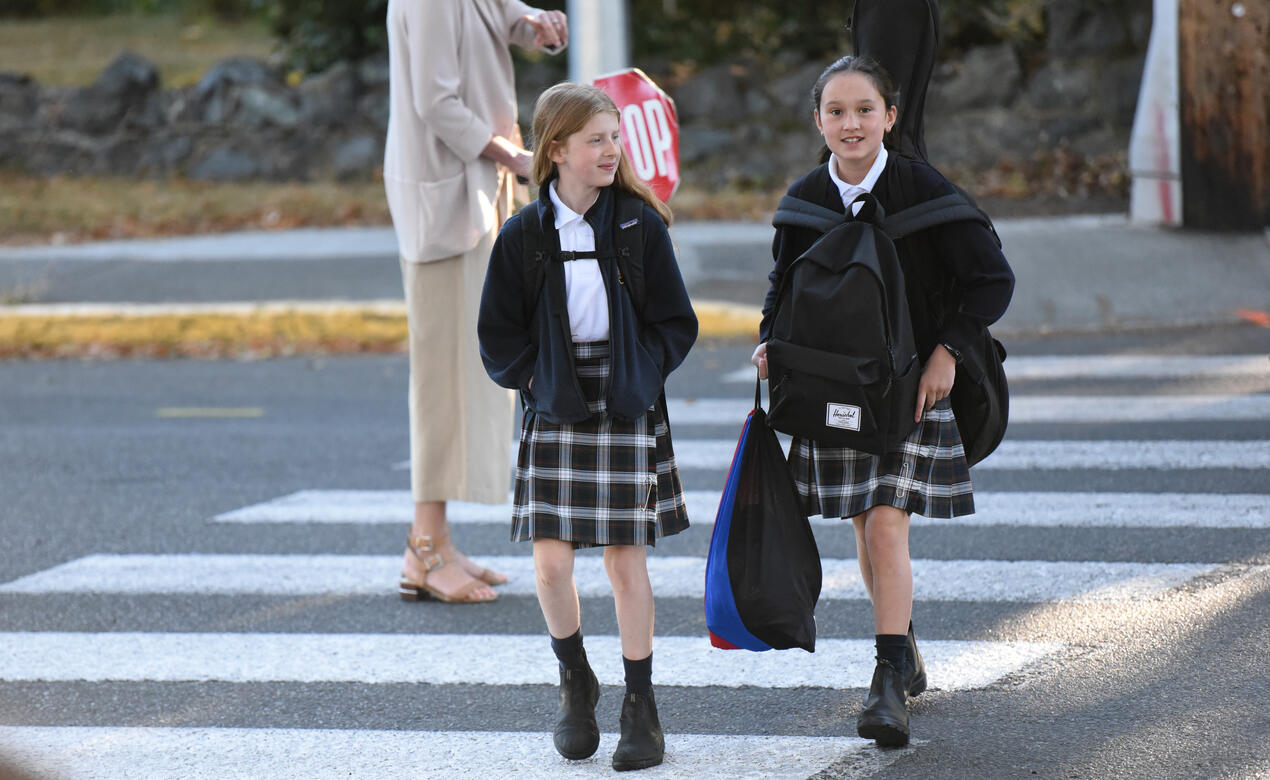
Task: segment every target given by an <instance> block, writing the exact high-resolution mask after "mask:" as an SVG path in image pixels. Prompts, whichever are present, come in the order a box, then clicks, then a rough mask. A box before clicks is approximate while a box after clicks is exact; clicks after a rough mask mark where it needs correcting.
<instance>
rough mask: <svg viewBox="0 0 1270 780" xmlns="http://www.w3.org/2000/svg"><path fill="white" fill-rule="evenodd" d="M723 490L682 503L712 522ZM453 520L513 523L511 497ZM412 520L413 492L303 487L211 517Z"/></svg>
mask: <svg viewBox="0 0 1270 780" xmlns="http://www.w3.org/2000/svg"><path fill="white" fill-rule="evenodd" d="M719 495H720V494H719V491H717V490H685V491H684V501H685V502H686V503H687V506H688V516H689V517H690V518H692V520H693V522H694V523H695V522H714V516H715V514H716V513H717V512H718V509H719ZM445 512H446V518H447V519H448V520H449V522H450V523H461V524H468V523H502V524H506V525H508V526H510V525H511V517H512V505H511V497H510V496H508V503H505V504H472V503H467V502H463V501H449V502H447V503H446V510H445ZM413 518H414V498H413V497H412V496H411V494H410V491H409V490H301V491H299V492H296V493H292V494H290V495H286V496H281V497H279V498H275V499H273V500H272V501H266V502H264V503H261V504H252V505H251V506H246V507H243V508H241V509H235V510H233V511H232V512H225V513H222V514H219V515H216V516H215V517H214V518H212V521H213V522H217V523H355V524H377V523H384V524H405V525H409V524H410V522H411V520H412V519H413Z"/></svg>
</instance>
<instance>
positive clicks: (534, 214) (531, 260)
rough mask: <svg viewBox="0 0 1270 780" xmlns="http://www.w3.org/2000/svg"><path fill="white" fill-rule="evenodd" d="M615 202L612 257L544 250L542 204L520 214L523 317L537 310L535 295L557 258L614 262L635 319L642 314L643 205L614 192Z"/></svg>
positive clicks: (631, 197)
mask: <svg viewBox="0 0 1270 780" xmlns="http://www.w3.org/2000/svg"><path fill="white" fill-rule="evenodd" d="M613 195H614V196H615V197H616V198H617V202H616V203H614V204H613V206H614V207H613V215H614V217H613V219H614V225H613V247H614V250H615V254H613V255H601V254H599V253H598V252H559V253H553V252H552V251H551V250H549V249H548V248H547V243H546V241H545V239H544V237H543V232H542V208H543V207H542V204H541V202H539V201H536V200H535V201H532V202H530V203H527V204H525V206H524V207H523V208H521V210H520V224H521V235H522V236H523V241H524V252H523V254H522V258H523V260H522V262H523V270H524V279H525V286H524V288H523V289H524V296H525V298H524V304H525V317H526V319H529V318H530V317H532V316H533V313H534V309H536V308H537V307H538V294H539V292H541V290H542V285H543V282H544V280H545V279H546V275H547V261H548V260H549V259H551V258H552V257H553V256H554V255H556V254H558V255H559V259H560V260H587V259H594V260H603V259H607V258H609V257H613V258H614V259H616V260H617V281H618V283H619V284H621V285H622V286H623V287H625V288H626V292H627V294H628V295H630V296H631V302H632V303H633V304H634V306H635V313H636V315H638V316H640V317H641V318H642V317H643V314H644V290H645V284H644V230H643V228H641V227H640V224H639V223H640V219H641V218H642V215H643V213H644V201H643V199H641V198H640V197H638V196H636V195H631V194H630V193H628V192H624V191H622V190H618V189H614V190H613Z"/></svg>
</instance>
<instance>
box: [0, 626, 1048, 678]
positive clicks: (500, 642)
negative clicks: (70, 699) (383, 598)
mask: <svg viewBox="0 0 1270 780" xmlns="http://www.w3.org/2000/svg"><path fill="white" fill-rule="evenodd" d="M586 643H587V655H588V657H589V658H590V659H591V664H592V665H593V667H594V668H595V672H596V675H597V676H598V677H599V678H600V681H601V682H602V683H606V684H609V685H616V684H619V683H620V682H621V681H622V680H623V679H624V677H623V675H624V670H623V668H622V660H621V657H622V649H621V642H620V640H619V639H618V637H617V636H612V635H591V634H588V635H587V638H586ZM1062 647H1063V645H1062V644H1058V643H1050V642H978V641H961V640H925V641H923V642H922V643H921V650H922V655H923V657H924V658H925V660H926V668H927V674H928V676H929V678H930V681H931V686H932V687H933V688H939V689H942V690H969V689H973V688H980V687H983V686H986V685H991V684H992V683H993V682H995V681H997V680H999V679H1001V678H1002V677H1004V676H1006V675H1008V674H1013V673H1014V672H1017V671H1018V670H1020V669H1022V668H1023V667H1024V666H1026V665H1027V664H1029V663H1032V662H1034V661H1036V660H1037V659H1039V658H1042V657H1043V656H1045V655H1048V654H1050V653H1053V652H1056V651H1058V650H1060V649H1062ZM653 652H654V653H656V655H657V666H656V670H655V676H654V679H655V681H656V683H657V684H658V685H666V686H684V687H708V686H720V687H726V688H739V687H742V686H762V687H766V688H797V687H802V686H811V687H816V688H852V687H859V686H860V685H861V684H862V681H863V680H868V679H869V676H870V674H871V673H872V671H873V665H874V660H873V655H874V645H873V640H872V639H820V640H818V641H817V642H816V652H815V653H805V652H803V651H801V650H797V651H785V652H767V653H751V652H748V651H737V650H719V649H717V648H714V647H711V645H710V643H709V641H708V640H707V639H706V637H705V636H699V637H682V636H659V637H657V638H656V639H655V640H654V641H653ZM0 680H9V681H14V680H43V681H95V682H104V681H129V680H147V681H155V682H203V681H218V682H236V683H247V682H300V683H316V682H360V683H372V684H381V683H428V684H432V685H465V684H467V685H553V686H554V685H557V684H558V683H559V673H558V667H557V663H556V659H555V656H554V655H552V652H551V646H550V643H549V642H548V641H547V637H546V633H545V632H544V633H543V634H541V635H537V634H535V635H521V634H516V635H493V634H246V633H244V634H221V633H153V632H152V633H141V632H105V633H95V632H94V633H87V632H85V633H80V632H52V631H50V632H6V633H0Z"/></svg>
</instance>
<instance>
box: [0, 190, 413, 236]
mask: <svg viewBox="0 0 1270 780" xmlns="http://www.w3.org/2000/svg"><path fill="white" fill-rule="evenodd" d="M387 224H390V219H389V215H388V203H387V201H386V200H385V199H384V186H383V184H382V183H381V182H378V181H356V182H306V183H270V182H235V183H228V182H196V181H189V180H185V179H161V180H137V179H124V178H105V177H100V178H99V177H82V178H80V177H76V178H68V177H54V178H50V179H44V178H37V177H32V176H24V175H18V174H0V243H6V244H29V243H48V242H53V243H76V242H81V241H94V240H104V239H123V238H151V237H157V236H171V235H194V234H200V233H221V232H225V231H229V230H261V229H264V230H274V229H287V228H297V227H334V226H340V225H348V226H360V225H387Z"/></svg>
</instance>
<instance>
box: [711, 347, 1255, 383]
mask: <svg viewBox="0 0 1270 780" xmlns="http://www.w3.org/2000/svg"><path fill="white" fill-rule="evenodd" d="M1002 365H1004V366H1005V373H1006V377H1007V378H1008V379H1010V380H1011V381H1015V380H1023V379H1185V378H1190V377H1197V376H1204V377H1212V378H1232V377H1270V355H1265V354H1261V355H1012V356H1010V357H1009V358H1007V359H1006V361H1005V363H1003V364H1002ZM723 381H724V382H729V383H737V384H739V383H742V382H750V383H752V382H753V381H754V367H753V366H745V367H742V368H738V369H736V370H735V371H730V372H728V373H727V374H725V375H724V376H723Z"/></svg>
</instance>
